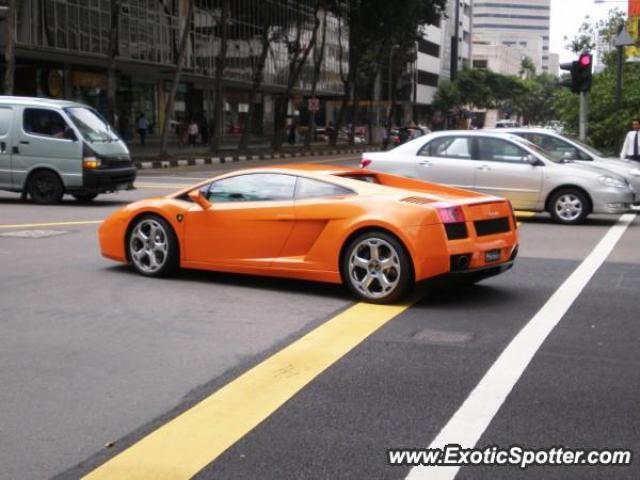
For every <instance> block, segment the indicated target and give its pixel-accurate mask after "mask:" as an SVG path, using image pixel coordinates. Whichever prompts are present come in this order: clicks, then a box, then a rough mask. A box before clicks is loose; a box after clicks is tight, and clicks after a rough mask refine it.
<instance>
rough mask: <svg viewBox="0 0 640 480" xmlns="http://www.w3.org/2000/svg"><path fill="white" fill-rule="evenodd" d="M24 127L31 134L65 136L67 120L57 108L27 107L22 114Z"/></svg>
mask: <svg viewBox="0 0 640 480" xmlns="http://www.w3.org/2000/svg"><path fill="white" fill-rule="evenodd" d="M22 128H23V130H24V131H25V132H26V133H30V134H31V135H41V136H46V137H53V138H64V132H65V130H66V129H67V128H68V126H67V122H65V121H64V118H62V116H61V115H60V114H59V113H58V112H56V111H55V110H48V109H45V108H25V109H24V113H23V115H22Z"/></svg>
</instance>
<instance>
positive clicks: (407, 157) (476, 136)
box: [361, 130, 635, 225]
mask: <svg viewBox="0 0 640 480" xmlns="http://www.w3.org/2000/svg"><path fill="white" fill-rule="evenodd" d="M361 166H362V167H364V168H369V169H372V170H379V171H382V172H388V173H393V174H397V175H402V176H407V177H412V178H419V179H422V180H425V181H430V182H436V183H443V184H447V185H452V186H456V187H460V188H464V189H469V190H475V191H478V192H482V193H487V194H491V195H498V196H501V197H504V198H507V199H509V200H510V201H511V203H512V204H513V206H514V208H516V209H520V210H532V211H539V212H542V211H548V212H549V213H550V214H551V215H552V217H553V218H554V219H555V220H556V221H557V222H559V223H563V224H568V225H571V224H578V223H581V222H583V221H584V219H585V218H586V217H587V215H589V214H591V213H613V214H620V213H624V212H627V211H629V210H630V209H631V204H632V203H633V202H634V201H635V191H634V189H633V187H632V186H631V185H630V184H629V182H628V181H627V180H626V179H625V178H624V177H622V176H620V175H618V174H616V173H614V172H612V171H610V170H608V169H605V168H600V167H597V166H595V165H587V164H584V163H577V162H573V161H569V160H565V159H562V160H558V159H555V158H553V157H552V156H550V155H549V154H547V153H546V152H545V151H544V150H542V149H541V148H539V147H538V146H536V145H534V144H533V143H531V142H529V141H528V140H525V139H524V138H521V137H519V136H516V135H512V134H504V133H496V132H487V131H468V130H460V131H444V132H435V133H431V134H428V135H426V136H424V137H420V138H417V139H415V140H412V141H411V142H408V143H405V144H404V145H401V146H399V147H398V148H395V149H393V150H390V151H387V152H369V153H364V154H363V155H362V160H361Z"/></svg>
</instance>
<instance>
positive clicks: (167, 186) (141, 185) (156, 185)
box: [135, 182, 200, 189]
mask: <svg viewBox="0 0 640 480" xmlns="http://www.w3.org/2000/svg"><path fill="white" fill-rule="evenodd" d="M197 183H200V182H193V183H144V182H136V183H135V187H136V188H164V189H172V188H179V189H182V188H187V187H190V186H191V185H196V184H197Z"/></svg>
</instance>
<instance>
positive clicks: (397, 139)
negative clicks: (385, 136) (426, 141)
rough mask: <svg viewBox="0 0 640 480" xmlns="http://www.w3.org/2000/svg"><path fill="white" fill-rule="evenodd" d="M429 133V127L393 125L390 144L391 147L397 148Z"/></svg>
mask: <svg viewBox="0 0 640 480" xmlns="http://www.w3.org/2000/svg"><path fill="white" fill-rule="evenodd" d="M402 131H404V132H402ZM427 133H429V129H428V128H425V127H393V128H392V129H391V132H390V136H389V138H390V139H391V141H390V142H389V144H390V146H391V148H395V147H397V146H399V145H402V144H403V143H406V142H410V141H411V140H415V139H416V138H420V137H422V136H424V135H426V134H427Z"/></svg>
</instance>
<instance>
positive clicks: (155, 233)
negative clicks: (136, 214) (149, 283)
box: [127, 215, 179, 277]
mask: <svg viewBox="0 0 640 480" xmlns="http://www.w3.org/2000/svg"><path fill="white" fill-rule="evenodd" d="M127 253H128V255H129V259H130V260H131V263H132V264H133V267H134V268H135V269H136V270H137V271H138V272H139V273H141V274H142V275H146V276H149V277H165V276H169V275H171V274H172V273H175V271H176V270H177V269H178V264H179V254H178V239H177V238H176V234H175V232H174V231H173V228H172V227H171V225H169V223H168V222H167V221H166V220H164V219H163V218H161V217H159V216H157V215H144V216H142V217H140V218H138V219H137V220H135V223H134V224H133V227H132V228H131V231H130V233H129V236H128V238H127Z"/></svg>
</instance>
